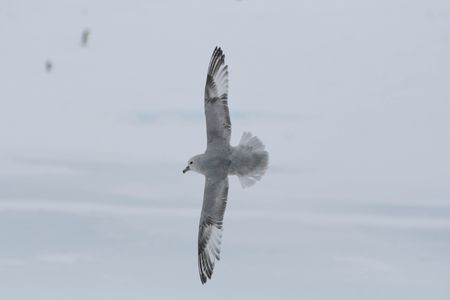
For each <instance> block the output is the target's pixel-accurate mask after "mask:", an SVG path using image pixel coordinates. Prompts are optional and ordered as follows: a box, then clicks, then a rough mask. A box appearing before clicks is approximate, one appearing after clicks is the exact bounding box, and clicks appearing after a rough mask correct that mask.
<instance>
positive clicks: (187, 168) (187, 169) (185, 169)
mask: <svg viewBox="0 0 450 300" xmlns="http://www.w3.org/2000/svg"><path fill="white" fill-rule="evenodd" d="M190 169H191V168H189V166H187V167H186V168H184V170H183V174H184V173H186V172H187V171H189V170H190Z"/></svg>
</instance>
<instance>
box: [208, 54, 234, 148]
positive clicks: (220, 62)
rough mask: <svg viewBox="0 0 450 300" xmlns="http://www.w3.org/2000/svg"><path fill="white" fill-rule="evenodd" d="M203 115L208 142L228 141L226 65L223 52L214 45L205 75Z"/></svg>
mask: <svg viewBox="0 0 450 300" xmlns="http://www.w3.org/2000/svg"><path fill="white" fill-rule="evenodd" d="M205 115H206V133H207V140H208V144H210V143H214V142H219V143H225V144H228V145H229V143H230V136H231V120H230V111H229V109H228V66H227V65H225V54H223V51H222V49H220V48H218V47H216V48H215V49H214V52H213V54H212V57H211V61H210V63H209V67H208V75H207V76H206V86H205Z"/></svg>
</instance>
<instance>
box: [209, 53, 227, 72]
mask: <svg viewBox="0 0 450 300" xmlns="http://www.w3.org/2000/svg"><path fill="white" fill-rule="evenodd" d="M224 63H225V54H224V53H223V51H222V49H221V48H220V47H216V48H214V52H213V54H212V56H211V61H210V62H209V68H208V75H211V76H213V75H214V74H215V73H216V72H217V71H218V70H219V67H220V66H221V65H223V64H224Z"/></svg>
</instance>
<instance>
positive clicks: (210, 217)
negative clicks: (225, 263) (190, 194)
mask: <svg viewBox="0 0 450 300" xmlns="http://www.w3.org/2000/svg"><path fill="white" fill-rule="evenodd" d="M205 178H206V181H205V193H204V196H203V209H202V215H201V217H200V225H199V232H198V270H199V273H200V280H201V281H202V283H203V284H204V283H205V282H206V281H207V280H208V279H211V275H212V273H213V269H214V264H215V262H216V259H217V260H219V259H220V243H221V240H222V224H223V215H224V213H225V207H226V205H227V197H228V177H224V178H220V179H212V178H209V177H205Z"/></svg>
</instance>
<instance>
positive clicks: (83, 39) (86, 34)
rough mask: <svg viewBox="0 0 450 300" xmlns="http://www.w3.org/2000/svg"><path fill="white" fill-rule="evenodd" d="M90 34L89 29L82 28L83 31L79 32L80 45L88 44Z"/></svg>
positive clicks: (85, 45)
mask: <svg viewBox="0 0 450 300" xmlns="http://www.w3.org/2000/svg"><path fill="white" fill-rule="evenodd" d="M90 35H91V31H90V30H89V29H85V30H83V33H82V34H81V47H87V46H88V43H89V36H90Z"/></svg>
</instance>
